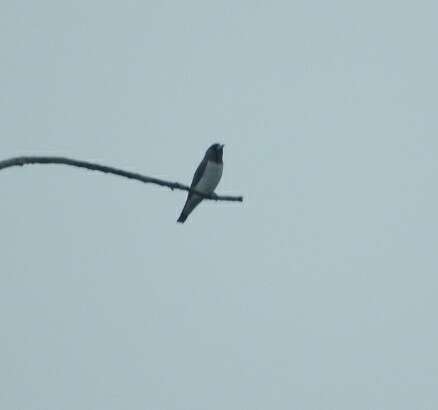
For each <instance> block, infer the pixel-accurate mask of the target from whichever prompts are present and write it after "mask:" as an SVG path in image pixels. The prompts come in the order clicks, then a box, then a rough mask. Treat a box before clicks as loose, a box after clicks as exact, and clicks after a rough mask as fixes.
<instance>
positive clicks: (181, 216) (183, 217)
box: [177, 209, 189, 224]
mask: <svg viewBox="0 0 438 410" xmlns="http://www.w3.org/2000/svg"><path fill="white" fill-rule="evenodd" d="M184 211H185V209H183V211H182V212H181V215H180V216H179V218H178V220H177V222H179V223H181V224H183V223H184V222H185V221H186V219H187V217H188V216H189V214H188V213H187V212H184Z"/></svg>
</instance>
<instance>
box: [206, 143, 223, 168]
mask: <svg viewBox="0 0 438 410" xmlns="http://www.w3.org/2000/svg"><path fill="white" fill-rule="evenodd" d="M223 153H224V144H217V143H216V144H213V145H211V146H210V148H209V149H208V150H207V152H206V153H205V158H206V159H207V160H208V161H214V162H217V163H219V164H221V163H222V155H223Z"/></svg>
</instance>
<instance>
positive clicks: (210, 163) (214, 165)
mask: <svg viewBox="0 0 438 410" xmlns="http://www.w3.org/2000/svg"><path fill="white" fill-rule="evenodd" d="M223 148H224V146H223V145H221V144H213V145H212V146H211V147H210V148H209V149H208V150H207V152H206V153H205V156H204V159H203V160H202V161H201V163H200V164H199V166H198V168H197V169H196V172H195V175H194V176H193V181H192V184H191V185H190V188H193V189H195V190H196V191H199V192H202V193H205V194H212V193H213V192H214V190H215V189H216V187H217V185H218V184H219V181H220V179H221V176H222V168H223V162H222V155H223ZM202 200H203V198H202V197H201V196H199V195H197V194H194V193H193V192H189V194H188V196H187V201H186V203H185V205H184V208H183V210H182V212H181V215H180V216H179V218H178V221H177V222H180V223H184V222H185V220H186V219H187V217H188V216H189V215H190V213H191V212H192V211H193V210H194V209H195V208H196V207H197V206H198V205H199V203H200V202H201V201H202Z"/></svg>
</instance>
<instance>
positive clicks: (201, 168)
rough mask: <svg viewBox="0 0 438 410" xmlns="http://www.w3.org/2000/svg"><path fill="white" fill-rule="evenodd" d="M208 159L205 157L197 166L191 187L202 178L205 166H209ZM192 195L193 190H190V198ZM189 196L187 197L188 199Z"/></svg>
mask: <svg viewBox="0 0 438 410" xmlns="http://www.w3.org/2000/svg"><path fill="white" fill-rule="evenodd" d="M207 162H208V161H207V160H205V159H203V160H202V161H201V163H200V164H199V165H198V168H196V171H195V175H193V179H192V183H191V184H190V188H194V187H195V186H196V185H197V183H198V182H199V181H200V180H201V178H202V175H204V172H205V168H206V167H207ZM191 196H192V192H189V196H188V198H190V197H191ZM188 198H187V199H188Z"/></svg>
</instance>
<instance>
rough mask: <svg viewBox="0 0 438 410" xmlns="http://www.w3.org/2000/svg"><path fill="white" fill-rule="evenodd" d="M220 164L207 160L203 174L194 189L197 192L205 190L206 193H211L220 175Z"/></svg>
mask: <svg viewBox="0 0 438 410" xmlns="http://www.w3.org/2000/svg"><path fill="white" fill-rule="evenodd" d="M222 168H223V165H222V164H217V163H216V162H211V161H208V162H207V166H206V167H205V171H204V175H203V176H202V178H201V179H200V180H199V182H198V183H197V184H196V187H195V189H196V190H197V191H199V192H205V193H206V194H211V193H213V192H214V190H215V189H216V187H217V185H218V184H219V181H220V180H221V177H222Z"/></svg>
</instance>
